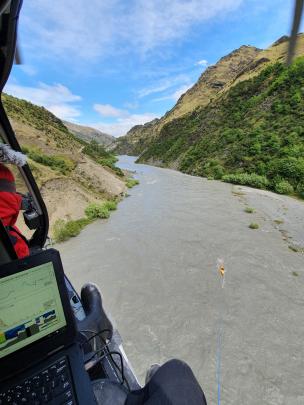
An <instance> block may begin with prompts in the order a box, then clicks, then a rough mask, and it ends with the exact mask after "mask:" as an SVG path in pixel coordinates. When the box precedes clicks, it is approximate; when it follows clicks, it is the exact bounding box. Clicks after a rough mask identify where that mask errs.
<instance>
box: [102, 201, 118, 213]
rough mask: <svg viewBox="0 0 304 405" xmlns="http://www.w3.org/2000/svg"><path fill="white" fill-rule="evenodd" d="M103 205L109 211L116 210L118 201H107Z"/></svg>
mask: <svg viewBox="0 0 304 405" xmlns="http://www.w3.org/2000/svg"><path fill="white" fill-rule="evenodd" d="M103 205H104V207H106V208H107V209H108V210H109V211H115V210H116V209H117V201H115V200H109V201H106V202H105V203H104V204H103Z"/></svg>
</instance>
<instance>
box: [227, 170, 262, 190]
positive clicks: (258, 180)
mask: <svg viewBox="0 0 304 405" xmlns="http://www.w3.org/2000/svg"><path fill="white" fill-rule="evenodd" d="M222 180H223V181H225V182H227V183H233V184H242V185H244V186H250V187H254V188H262V189H263V188H264V189H265V188H267V186H268V185H269V181H268V180H267V178H266V177H265V176H259V175H258V174H255V173H238V174H227V175H225V176H223V177H222Z"/></svg>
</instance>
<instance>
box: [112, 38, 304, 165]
mask: <svg viewBox="0 0 304 405" xmlns="http://www.w3.org/2000/svg"><path fill="white" fill-rule="evenodd" d="M288 39H289V38H288V37H287V36H283V37H281V38H280V39H279V40H277V41H276V42H275V43H274V44H272V45H271V46H270V47H269V48H267V49H265V50H262V49H258V48H256V47H253V46H245V45H243V46H241V47H240V48H238V49H236V50H234V51H233V52H231V53H229V54H228V55H226V56H224V57H222V58H221V59H220V60H219V61H218V62H217V63H216V64H215V65H212V66H209V67H208V68H207V69H206V70H205V71H204V72H203V73H202V75H201V76H200V78H199V79H198V81H197V83H196V84H195V85H194V86H193V87H192V88H190V89H189V90H188V91H187V92H186V93H184V94H183V95H182V96H181V97H180V98H179V100H178V101H177V103H176V105H175V106H174V107H173V108H172V109H171V110H170V111H168V112H167V113H166V114H165V115H164V116H163V117H162V118H160V119H159V120H154V121H151V122H148V123H146V124H144V125H137V126H136V127H133V128H132V129H131V130H130V131H129V132H128V133H127V134H126V135H125V136H123V137H120V138H118V139H117V140H116V143H115V145H116V149H115V150H116V151H118V152H119V153H121V154H123V153H126V154H130V155H137V156H138V155H141V154H142V153H143V152H144V151H146V150H148V149H149V145H150V144H151V143H153V142H154V141H156V140H158V139H161V137H162V129H163V127H164V126H165V125H166V124H168V123H170V122H172V121H174V120H175V119H178V118H181V117H183V116H185V115H186V114H188V113H191V112H194V111H195V110H196V109H199V108H202V107H204V106H207V105H208V104H211V103H214V102H216V100H217V99H220V98H221V97H222V96H223V94H225V93H226V92H227V91H229V89H230V88H231V87H233V86H235V85H236V84H238V83H240V82H242V81H245V80H248V79H251V78H253V77H254V76H256V75H258V74H259V73H260V72H261V71H262V70H263V69H264V68H265V67H267V66H268V65H270V64H273V63H275V62H282V61H284V60H285V59H286V53H287V45H288ZM300 55H304V36H303V34H299V36H298V43H297V49H296V55H295V56H300ZM143 160H144V157H142V161H143ZM157 160H158V158H157Z"/></svg>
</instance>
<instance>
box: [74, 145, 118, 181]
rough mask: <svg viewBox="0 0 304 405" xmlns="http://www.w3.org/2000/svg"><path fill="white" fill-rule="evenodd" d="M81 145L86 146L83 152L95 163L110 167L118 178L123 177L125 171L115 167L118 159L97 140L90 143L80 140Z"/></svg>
mask: <svg viewBox="0 0 304 405" xmlns="http://www.w3.org/2000/svg"><path fill="white" fill-rule="evenodd" d="M79 142H80V143H82V144H83V145H84V148H83V149H82V152H83V153H84V154H86V155H88V156H90V157H91V158H92V159H93V160H94V161H95V162H97V163H99V164H100V165H102V166H106V167H109V168H110V169H112V170H113V171H114V172H115V173H116V174H117V175H118V176H120V177H123V176H124V174H123V171H122V170H121V169H120V168H119V167H116V166H115V163H116V162H117V160H118V159H117V157H116V156H115V155H114V154H113V153H110V152H108V151H107V150H106V149H105V147H104V146H102V145H100V144H99V143H98V142H96V141H95V140H91V142H90V143H88V142H85V141H81V140H79Z"/></svg>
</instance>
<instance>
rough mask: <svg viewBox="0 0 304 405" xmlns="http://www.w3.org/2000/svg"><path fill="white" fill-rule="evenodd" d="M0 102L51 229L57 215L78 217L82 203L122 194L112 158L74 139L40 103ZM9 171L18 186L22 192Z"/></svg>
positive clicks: (7, 99) (5, 97) (22, 188)
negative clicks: (46, 212)
mask: <svg viewBox="0 0 304 405" xmlns="http://www.w3.org/2000/svg"><path fill="white" fill-rule="evenodd" d="M2 102H3V105H4V108H5V110H6V111H7V114H8V117H9V119H10V122H11V124H12V126H13V128H14V130H15V132H16V135H17V138H18V141H19V143H20V145H21V146H22V148H23V149H24V151H25V152H26V154H27V156H28V158H29V164H30V167H31V169H32V171H33V175H34V177H35V179H36V181H37V184H38V186H39V187H40V190H41V193H42V196H43V198H44V200H45V203H46V205H47V208H48V212H49V216H50V225H51V234H52V228H53V225H54V223H55V222H56V221H57V220H58V219H66V220H71V219H79V218H82V217H83V216H84V210H85V208H86V207H87V206H88V204H90V203H92V202H98V201H102V200H105V199H108V198H113V197H117V196H120V195H122V194H124V193H125V191H126V185H125V181H124V179H123V177H121V176H119V174H121V173H120V172H119V171H115V170H116V169H115V167H114V166H113V162H114V161H115V157H114V156H113V155H112V154H110V153H108V152H106V151H105V150H104V148H103V147H102V146H100V145H98V144H96V143H94V142H93V143H92V142H91V143H90V144H88V143H87V142H84V141H80V140H78V139H77V138H76V137H75V136H74V135H73V134H72V133H71V132H70V131H69V130H68V129H67V127H66V126H65V125H64V124H63V122H62V121H61V120H60V119H59V118H57V117H55V116H54V115H53V114H52V113H50V112H49V111H48V110H46V109H45V108H43V107H38V106H36V105H34V104H32V103H29V102H27V101H25V100H20V99H17V98H15V97H12V96H8V95H6V94H2ZM112 168H113V169H114V170H113V169H112ZM15 173H16V175H17V189H18V191H21V192H22V191H27V190H26V189H25V186H24V183H23V180H22V179H21V178H20V176H19V175H18V172H15ZM117 174H118V175H117ZM21 227H22V226H21Z"/></svg>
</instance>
